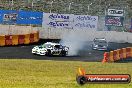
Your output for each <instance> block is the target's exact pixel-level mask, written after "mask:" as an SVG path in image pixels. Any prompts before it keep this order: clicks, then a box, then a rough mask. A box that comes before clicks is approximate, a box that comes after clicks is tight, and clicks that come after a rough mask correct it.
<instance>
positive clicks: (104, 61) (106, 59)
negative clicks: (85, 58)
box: [102, 52, 109, 63]
mask: <svg viewBox="0 0 132 88" xmlns="http://www.w3.org/2000/svg"><path fill="white" fill-rule="evenodd" d="M108 54H109V53H108V52H105V53H104V58H103V60H102V63H106V62H108Z"/></svg>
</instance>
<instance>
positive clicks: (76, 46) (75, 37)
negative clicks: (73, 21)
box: [60, 30, 93, 56]
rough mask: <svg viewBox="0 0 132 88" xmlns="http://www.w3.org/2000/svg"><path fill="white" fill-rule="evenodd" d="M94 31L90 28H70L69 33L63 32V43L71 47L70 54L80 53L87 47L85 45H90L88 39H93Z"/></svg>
mask: <svg viewBox="0 0 132 88" xmlns="http://www.w3.org/2000/svg"><path fill="white" fill-rule="evenodd" d="M92 39H93V33H92V31H90V32H88V30H69V31H68V32H67V33H66V32H65V33H63V35H62V39H61V41H60V43H61V44H63V45H65V46H68V47H69V53H68V55H70V56H73V55H78V54H79V51H80V50H82V49H85V47H84V46H85V45H86V42H87V45H90V43H88V41H92Z"/></svg>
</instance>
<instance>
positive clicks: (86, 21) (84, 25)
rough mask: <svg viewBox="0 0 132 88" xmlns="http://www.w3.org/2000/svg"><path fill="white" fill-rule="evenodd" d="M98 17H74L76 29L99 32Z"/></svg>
mask: <svg viewBox="0 0 132 88" xmlns="http://www.w3.org/2000/svg"><path fill="white" fill-rule="evenodd" d="M97 23H98V16H88V15H74V29H87V30H97Z"/></svg>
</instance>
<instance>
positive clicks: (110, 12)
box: [108, 9, 124, 16]
mask: <svg viewBox="0 0 132 88" xmlns="http://www.w3.org/2000/svg"><path fill="white" fill-rule="evenodd" d="M108 15H110V16H123V15H124V10H117V9H108Z"/></svg>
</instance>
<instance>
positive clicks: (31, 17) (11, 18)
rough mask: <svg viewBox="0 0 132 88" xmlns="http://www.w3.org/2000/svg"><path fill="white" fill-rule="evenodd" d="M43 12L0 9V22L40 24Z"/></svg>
mask: <svg viewBox="0 0 132 88" xmlns="http://www.w3.org/2000/svg"><path fill="white" fill-rule="evenodd" d="M42 18H43V12H37V11H24V10H18V11H17V10H0V23H1V24H36V25H42Z"/></svg>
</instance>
